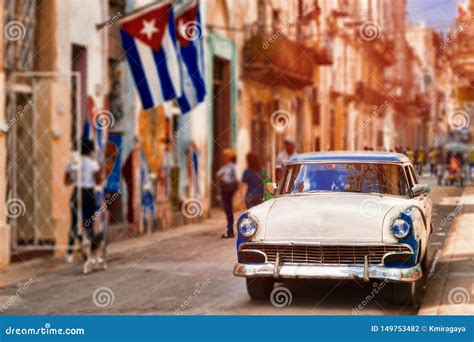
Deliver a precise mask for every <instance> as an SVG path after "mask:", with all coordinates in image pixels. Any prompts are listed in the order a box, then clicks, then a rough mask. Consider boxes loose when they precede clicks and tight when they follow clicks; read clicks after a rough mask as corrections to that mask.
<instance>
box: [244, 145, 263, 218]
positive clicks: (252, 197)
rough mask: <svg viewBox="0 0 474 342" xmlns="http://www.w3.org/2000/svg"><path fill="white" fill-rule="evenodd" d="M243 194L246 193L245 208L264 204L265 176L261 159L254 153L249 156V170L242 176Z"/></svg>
mask: <svg viewBox="0 0 474 342" xmlns="http://www.w3.org/2000/svg"><path fill="white" fill-rule="evenodd" d="M241 190H242V194H243V193H244V192H245V197H244V196H242V197H243V198H245V206H246V207H247V209H250V208H252V207H253V206H256V205H258V204H260V203H262V202H263V194H264V189H263V174H262V167H261V164H260V159H259V158H258V155H257V154H256V153H254V152H250V153H248V154H247V169H245V171H244V173H243V175H242V186H241Z"/></svg>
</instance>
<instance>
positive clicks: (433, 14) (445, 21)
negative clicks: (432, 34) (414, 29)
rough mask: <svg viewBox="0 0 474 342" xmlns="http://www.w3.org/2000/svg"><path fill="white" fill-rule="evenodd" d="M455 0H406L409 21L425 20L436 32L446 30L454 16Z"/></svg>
mask: <svg viewBox="0 0 474 342" xmlns="http://www.w3.org/2000/svg"><path fill="white" fill-rule="evenodd" d="M457 3H458V1H457V0H408V18H409V20H410V22H411V23H418V22H425V23H426V25H427V26H432V27H434V28H435V29H436V31H438V32H446V31H447V29H448V28H449V27H450V26H451V24H452V22H453V19H454V18H455V17H456V8H457Z"/></svg>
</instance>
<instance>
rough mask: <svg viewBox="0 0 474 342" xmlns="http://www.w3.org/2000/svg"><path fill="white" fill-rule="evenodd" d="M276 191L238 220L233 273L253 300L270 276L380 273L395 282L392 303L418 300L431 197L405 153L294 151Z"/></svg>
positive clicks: (268, 286)
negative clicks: (306, 152)
mask: <svg viewBox="0 0 474 342" xmlns="http://www.w3.org/2000/svg"><path fill="white" fill-rule="evenodd" d="M275 188H276V186H275ZM275 190H276V191H275V197H274V198H273V199H271V200H268V201H266V202H264V203H262V204H260V205H258V206H255V207H253V208H251V209H250V210H248V211H247V212H246V213H244V214H243V215H242V216H241V217H240V218H239V220H238V223H237V224H238V233H239V236H238V241H237V246H238V247H237V248H238V262H237V264H236V265H235V267H234V275H236V276H240V277H246V278H247V279H246V280H247V291H248V294H249V295H250V297H251V298H252V299H263V298H268V297H269V296H270V294H271V291H272V290H273V286H274V283H275V281H285V280H289V279H362V280H365V281H369V280H370V279H380V280H386V281H389V282H393V283H394V286H393V288H394V294H393V299H394V301H395V302H397V303H407V302H412V303H417V301H418V299H419V298H420V294H421V292H420V291H421V289H422V287H423V285H424V284H423V282H424V280H425V275H426V272H427V270H426V266H425V264H426V254H427V253H426V250H427V245H428V243H427V242H428V238H429V236H430V233H431V211H432V204H431V200H430V199H429V198H428V197H427V193H428V192H429V191H430V189H429V187H428V186H427V185H423V184H419V182H418V176H417V175H416V173H415V171H414V168H413V165H412V164H411V162H410V160H409V159H408V158H407V157H406V156H405V155H402V154H397V153H378V152H364V153H357V152H333V153H309V154H300V155H297V156H295V157H292V158H291V159H290V160H289V162H288V163H287V164H286V166H285V168H284V170H283V174H282V177H281V179H280V182H279V184H278V187H277V188H276V189H275Z"/></svg>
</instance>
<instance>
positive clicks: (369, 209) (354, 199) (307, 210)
mask: <svg viewBox="0 0 474 342" xmlns="http://www.w3.org/2000/svg"><path fill="white" fill-rule="evenodd" d="M400 199H401V198H400V197H394V196H379V195H371V194H355V193H347V194H345V193H337V194H335V193H318V194H303V195H288V196H282V197H278V198H276V199H275V200H274V202H273V205H272V206H271V207H270V208H269V210H268V214H267V215H266V220H265V236H264V240H266V241H294V242H300V241H301V242H310V241H311V242H324V243H326V242H344V243H354V242H355V243H358V242H360V243H364V242H382V235H383V234H382V233H383V222H384V217H385V216H386V214H387V213H388V212H389V211H390V209H391V208H393V207H394V206H396V205H399V204H400Z"/></svg>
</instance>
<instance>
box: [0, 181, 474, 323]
mask: <svg viewBox="0 0 474 342" xmlns="http://www.w3.org/2000/svg"><path fill="white" fill-rule="evenodd" d="M424 178H426V179H422V181H428V182H429V183H430V184H431V185H432V187H433V190H432V193H431V195H430V196H431V198H432V200H433V205H434V212H433V226H434V231H433V234H432V237H431V239H430V246H429V254H428V258H429V269H430V278H429V282H428V286H427V288H428V290H427V295H426V296H425V300H424V302H423V303H422V306H421V311H420V313H421V314H438V313H444V312H446V311H444V310H447V309H446V308H450V307H453V308H457V310H458V311H456V312H458V313H467V312H466V308H468V310H471V309H472V306H470V307H469V306H468V305H469V301H470V302H471V303H472V299H471V297H472V294H471V293H470V291H471V287H469V284H470V283H472V246H473V243H472V234H470V235H469V234H467V233H466V230H469V227H468V226H466V225H468V224H469V217H470V215H471V216H472V213H473V208H474V203H473V201H472V190H473V188H472V187H467V188H465V189H463V188H459V187H451V186H450V187H439V186H436V185H435V182H434V180H433V179H430V178H428V177H424ZM463 190H464V194H465V195H464V196H463ZM467 194H470V195H469V196H467ZM470 222H472V220H471V221H470ZM461 226H462V227H461ZM466 227H468V228H466ZM471 228H472V227H471ZM224 229H225V221H224V218H223V217H222V216H221V215H220V214H219V213H214V215H213V218H210V219H206V220H203V221H202V222H201V223H197V224H194V225H187V226H183V227H180V228H178V229H175V230H171V231H165V232H159V233H155V234H153V235H150V236H143V237H140V238H139V239H135V240H127V241H122V242H117V243H115V244H112V245H111V246H110V254H111V255H110V261H109V269H108V270H107V271H99V272H94V273H92V274H90V275H87V276H85V275H83V274H82V273H81V265H80V264H76V265H73V266H65V265H64V264H63V263H62V261H58V260H50V261H32V262H30V263H29V264H28V265H24V264H19V265H13V266H12V268H11V269H10V270H8V271H4V272H2V273H0V280H1V281H2V282H4V283H3V284H2V285H3V286H4V288H3V289H2V290H1V292H0V301H1V302H3V303H5V305H4V306H3V308H4V310H3V312H2V314H9V315H13V314H15V315H16V314H22V315H23V314H39V315H43V314H47V315H76V314H85V315H92V314H94V315H95V314H99V315H101V314H104V315H111V314H112V315H113V314H170V315H189V314H198V315H210V314H212V315H216V314H217V315H227V314H238V315H241V314H254V315H259V314H272V315H273V314H277V315H279V314H303V315H335V314H345V315H351V314H361V315H367V314H368V315H398V314H403V315H406V314H417V313H418V309H416V308H413V307H400V306H395V305H393V304H391V302H390V297H391V294H392V292H391V287H390V285H387V284H385V283H384V282H378V283H377V282H373V281H371V282H369V283H364V282H362V281H353V282H348V281H341V282H339V281H338V282H336V281H324V282H321V281H319V282H317V281H314V282H306V283H294V282H292V283H285V284H277V286H284V287H286V288H287V289H288V290H289V291H287V293H288V296H289V297H288V298H287V299H285V298H283V305H280V304H279V303H275V302H273V303H272V302H270V301H251V300H250V299H249V297H248V295H247V293H246V289H245V281H244V279H241V278H236V277H234V276H233V275H232V269H233V266H234V263H235V261H236V252H235V240H233V239H229V240H222V239H220V238H219V236H220V234H221V233H222V231H223V230H224ZM461 235H462V239H463V241H464V242H462V244H463V246H464V249H463V252H462V253H459V254H457V255H456V257H454V258H453V257H448V256H449V255H450V253H451V254H452V251H448V250H447V248H448V249H453V248H455V249H457V248H460V245H459V243H460V242H457V241H458V240H459V239H460V238H461ZM447 244H448V245H447ZM459 272H462V273H463V277H464V282H462V281H461V282H460V281H459V279H457V277H458V276H459ZM453 277H455V278H456V280H453V279H454V278H453ZM20 278H21V279H20ZM451 278H453V279H451ZM6 282H9V284H6ZM452 288H455V289H456V288H461V290H459V289H458V291H461V295H462V294H466V293H467V295H468V298H467V299H466V298H461V299H459V298H458V297H456V298H447V297H446V296H447V295H448V293H449V291H450V290H451V289H452ZM462 289H464V291H463V290H462ZM19 292H21V293H19ZM426 299H427V300H428V301H426ZM441 305H442V306H443V309H442V310H441V311H438V310H439V308H440V307H441ZM280 306H282V307H280ZM469 308H470V309H469ZM471 313H472V312H471Z"/></svg>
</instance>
